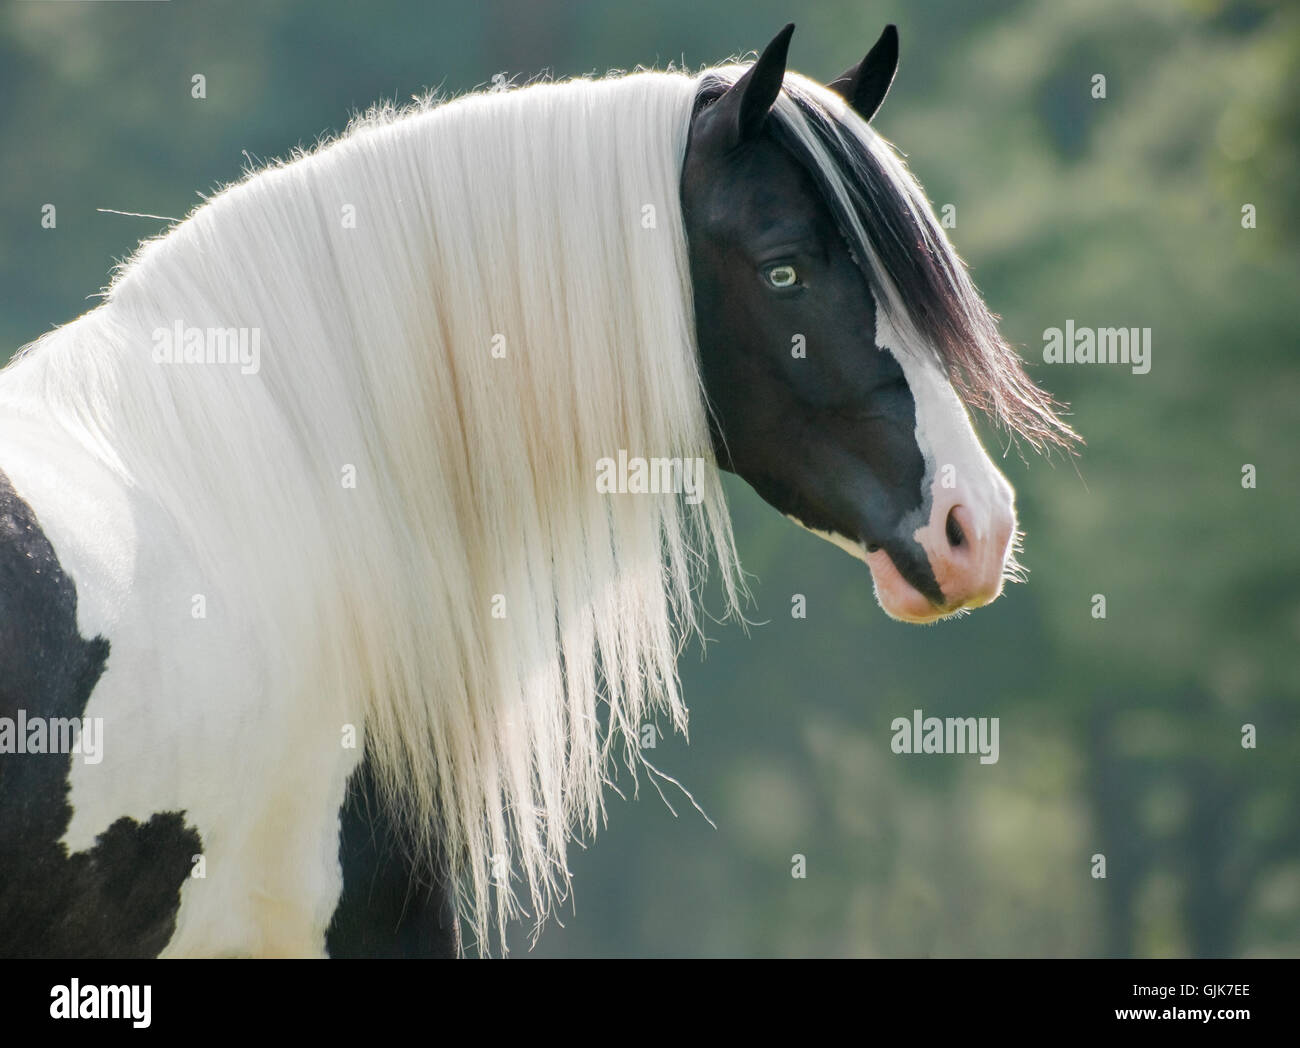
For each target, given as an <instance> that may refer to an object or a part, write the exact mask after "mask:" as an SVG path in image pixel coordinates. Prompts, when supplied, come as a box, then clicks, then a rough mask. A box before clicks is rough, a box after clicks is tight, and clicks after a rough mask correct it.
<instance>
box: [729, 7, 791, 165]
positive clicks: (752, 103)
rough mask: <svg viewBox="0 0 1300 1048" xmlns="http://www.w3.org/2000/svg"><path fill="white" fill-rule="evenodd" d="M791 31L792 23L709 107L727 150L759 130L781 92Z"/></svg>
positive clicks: (777, 35)
mask: <svg viewBox="0 0 1300 1048" xmlns="http://www.w3.org/2000/svg"><path fill="white" fill-rule="evenodd" d="M793 32H794V23H793V22H791V23H790V24H789V25H787V26H786V27H785V28H784V29H782V30H781V31H780V32H779V33H777V34H776V36H774V37H773V38H772V42H771V43H770V44H768V45H767V47H765V48H763V53H762V54H761V55H759V56H758V61H757V62H755V63H754V64H753V65H752V66H750V67H749V69H747V70H746V71H745V74H744V76H742V77H741V78H740V79H739V80H737V81H736V82H735V83H734V84H732V85H731V87H729V88H727V92H726V94H724V95H723V96H722V97H721V98H719V99H718V100H717V101H716V102H714V103H713V105H712V106H711V107H710V108H712V109H713V110H714V111H715V112H716V113H717V116H716V119H718V120H720V121H722V126H723V127H724V128H725V129H726V130H725V141H726V143H727V148H729V149H730V148H734V147H735V146H738V145H740V144H741V143H742V142H747V141H749V140H750V139H752V138H753V137H754V136H756V135H757V134H758V132H759V131H760V130H761V129H762V127H763V121H764V120H765V119H767V111H768V110H769V109H771V108H772V104H773V103H774V102H775V101H776V96H777V95H779V94H780V93H781V83H782V81H783V80H784V79H785V59H786V54H787V53H788V52H789V50H790V36H791V34H792V33H793Z"/></svg>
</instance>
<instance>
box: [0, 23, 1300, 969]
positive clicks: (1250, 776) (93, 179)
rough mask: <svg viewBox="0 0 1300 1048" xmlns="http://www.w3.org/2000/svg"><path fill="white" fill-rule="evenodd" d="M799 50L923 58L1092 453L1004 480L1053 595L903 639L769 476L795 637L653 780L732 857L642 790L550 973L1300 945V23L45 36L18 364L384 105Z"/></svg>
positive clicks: (549, 934) (69, 30)
mask: <svg viewBox="0 0 1300 1048" xmlns="http://www.w3.org/2000/svg"><path fill="white" fill-rule="evenodd" d="M791 18H793V19H794V20H795V21H797V23H798V31H797V33H796V36H795V42H794V47H793V53H792V62H791V64H792V66H793V67H794V68H796V69H799V70H800V71H802V72H805V73H808V74H810V75H813V76H816V77H818V78H821V79H823V80H825V79H829V78H830V77H832V76H833V75H835V74H837V73H839V72H840V71H841V70H842V69H843V68H845V67H847V66H848V65H850V64H851V63H853V62H855V61H857V59H858V58H860V57H861V55H862V54H863V53H864V52H865V50H866V49H867V47H868V46H869V45H870V44H871V43H872V42H873V41H874V40H875V38H876V36H877V35H878V33H879V31H880V29H881V27H882V25H883V24H884V23H886V22H888V21H893V22H896V23H897V24H898V25H899V29H900V32H901V36H902V48H903V59H902V68H901V72H900V74H899V78H898V80H897V81H896V83H895V87H894V93H893V95H892V96H891V98H890V100H889V101H888V103H887V104H886V107H885V109H884V110H883V111H882V113H881V114H880V116H879V117H878V119H877V126H878V127H879V129H880V130H881V131H882V132H883V133H884V134H885V135H886V136H888V137H889V138H891V139H892V140H894V141H895V142H897V143H898V144H899V146H900V147H901V148H902V149H903V150H904V151H906V152H907V153H908V155H909V158H910V163H911V165H912V167H913V169H914V170H915V171H916V173H917V174H918V176H919V177H920V179H921V181H922V183H923V184H924V185H925V186H926V188H927V190H928V191H929V193H930V196H931V199H932V200H934V201H935V202H936V204H944V203H952V204H954V205H955V206H956V209H957V216H958V224H957V227H956V229H955V230H954V231H953V232H952V236H953V239H954V240H955V242H956V244H957V245H958V247H959V249H960V250H961V251H962V253H963V255H964V256H965V257H966V258H967V259H968V261H969V262H970V263H971V265H972V268H973V272H974V274H975V277H976V279H977V281H978V282H979V283H980V285H981V287H982V288H983V289H984V291H985V293H986V296H987V298H988V300H989V303H990V305H991V306H992V307H993V308H994V310H995V311H997V312H999V313H1000V314H1002V315H1003V317H1004V318H1005V320H1004V330H1005V331H1006V333H1007V335H1008V336H1009V337H1010V338H1011V340H1012V341H1013V342H1015V343H1017V344H1018V345H1021V346H1023V347H1024V351H1025V356H1026V359H1027V360H1029V361H1030V362H1031V365H1033V364H1034V363H1035V362H1037V364H1036V366H1034V367H1033V368H1032V370H1033V373H1034V374H1035V375H1036V377H1038V378H1039V379H1040V380H1041V381H1042V382H1043V383H1044V384H1046V385H1047V386H1048V387H1049V388H1050V389H1052V390H1053V392H1055V393H1056V394H1058V395H1059V396H1061V397H1062V398H1064V399H1065V400H1068V401H1069V402H1070V403H1071V404H1072V405H1073V411H1074V416H1073V421H1074V424H1075V425H1076V427H1077V428H1078V429H1079V430H1080V431H1081V432H1082V433H1083V434H1084V436H1085V437H1086V439H1087V442H1088V444H1087V448H1086V450H1085V452H1084V454H1083V456H1082V458H1081V459H1080V460H1079V462H1078V463H1077V466H1076V464H1069V463H1062V462H1061V461H1059V460H1058V461H1057V462H1056V463H1055V464H1052V463H1048V462H1045V461H1043V460H1040V459H1030V461H1029V462H1028V463H1026V462H1023V461H1022V460H1021V459H1020V458H1019V457H1018V456H1017V455H1016V453H1015V452H1014V451H1013V452H1011V453H1010V454H1008V455H1007V456H1006V458H1005V466H1006V470H1007V472H1008V475H1009V477H1010V478H1011V480H1012V482H1013V483H1014V484H1015V485H1016V487H1017V490H1018V496H1019V505H1020V508H1021V513H1022V516H1023V524H1024V527H1025V529H1026V531H1027V532H1028V540H1027V547H1026V553H1025V557H1024V559H1025V561H1026V563H1027V564H1028V566H1029V567H1030V569H1031V577H1030V581H1029V584H1028V585H1026V586H1019V587H1015V588H1014V589H1013V590H1012V591H1011V592H1009V593H1008V594H1007V595H1006V597H1005V598H1004V599H1002V600H1000V601H999V602H997V603H996V604H995V605H993V606H991V607H989V608H988V609H985V610H982V611H980V612H979V613H977V614H975V615H974V616H972V617H969V618H966V619H963V620H961V621H958V622H955V623H943V624H940V625H938V626H935V627H931V628H928V629H917V628H914V627H906V626H901V625H898V624H896V623H893V622H891V621H889V620H887V619H886V618H885V617H884V615H883V614H882V613H881V612H880V611H879V610H878V609H877V608H876V607H875V604H874V602H873V600H872V595H871V584H870V579H869V576H868V574H867V572H866V569H865V568H863V567H861V565H858V564H856V563H855V562H853V561H851V560H849V559H848V558H847V557H845V555H844V554H843V553H841V552H839V551H837V550H835V549H833V548H832V547H830V546H829V545H827V544H825V543H822V542H819V541H818V540H817V539H815V538H813V537H811V536H809V535H807V534H805V533H803V532H801V531H799V530H798V529H796V528H794V527H793V526H792V525H790V524H789V523H788V522H787V521H785V520H784V519H783V518H781V517H780V516H779V515H777V514H776V513H774V512H772V511H771V510H769V509H768V508H766V507H765V506H764V505H763V504H762V503H760V502H759V501H758V499H757V498H756V497H755V496H753V495H752V493H750V492H749V491H748V489H747V488H745V487H744V485H742V484H739V483H735V484H733V485H732V486H731V496H732V502H733V507H734V515H735V519H736V524H737V529H738V539H739V545H740V550H741V554H742V559H743V561H744V563H745V566H746V567H747V569H748V570H749V571H750V572H751V573H753V575H754V576H755V578H754V581H753V590H754V594H755V597H756V604H755V606H754V607H753V608H752V609H751V610H750V616H751V618H753V619H755V620H757V621H758V622H759V623H761V624H759V625H755V626H754V627H753V628H752V629H751V630H750V632H749V634H748V635H746V633H745V632H743V631H742V630H740V629H738V628H736V627H733V626H717V627H716V628H713V629H712V630H711V631H710V632H711V636H712V638H713V642H712V643H710V645H709V653H708V658H707V659H706V660H701V659H700V658H699V652H698V650H693V651H692V652H690V653H689V654H688V655H687V656H686V657H685V658H684V660H683V664H682V672H683V677H684V683H685V687H686V694H687V696H688V700H689V701H690V703H691V707H692V714H693V716H692V722H691V734H692V740H693V741H692V743H691V745H690V746H689V747H687V746H686V745H684V744H683V743H682V742H681V740H679V739H670V740H664V741H663V742H662V743H661V745H660V746H659V748H658V749H657V750H656V752H655V754H654V755H653V756H652V759H653V760H654V762H655V764H656V765H657V766H658V767H660V768H661V769H663V770H664V771H666V772H668V773H670V774H672V775H674V776H675V777H677V778H678V779H680V780H681V781H682V782H683V783H684V784H685V785H686V786H687V787H688V788H689V789H690V790H691V792H692V793H693V795H694V796H695V798H696V799H697V800H698V801H699V803H700V804H701V805H702V806H703V807H704V808H705V809H706V810H707V811H708V812H709V814H710V815H711V816H712V818H713V819H714V821H715V822H716V823H717V829H713V828H711V827H710V826H709V825H708V824H707V823H706V822H705V821H704V820H703V819H702V818H701V817H699V816H698V815H696V814H695V812H694V810H693V809H692V807H691V805H690V804H689V803H688V802H685V801H684V800H683V799H682V798H681V797H680V795H678V796H677V797H676V798H674V797H673V795H672V791H669V794H668V795H669V799H670V800H672V801H673V804H674V807H676V809H677V811H678V812H679V817H677V818H674V817H673V816H672V815H671V814H670V813H669V812H668V810H667V808H666V807H665V805H664V804H663V803H662V802H661V801H660V800H659V798H658V797H657V796H656V795H655V793H654V791H653V789H651V788H650V787H649V786H648V785H647V784H646V783H645V782H644V781H643V782H642V785H641V790H640V793H641V796H640V799H639V800H638V801H637V802H635V803H624V802H623V801H620V800H619V798H618V797H617V796H614V795H611V802H610V809H609V825H608V828H607V830H606V831H605V832H603V833H602V834H601V835H600V838H599V840H598V841H597V842H596V846H594V847H592V848H590V849H589V850H586V851H583V850H576V851H575V854H574V856H573V860H572V867H573V871H574V874H575V884H576V895H575V901H574V905H573V906H572V907H570V908H569V909H568V910H566V911H565V912H564V913H563V914H561V916H560V919H561V920H562V921H563V924H564V927H563V928H561V927H559V926H557V924H556V923H554V922H553V923H552V924H550V925H549V926H548V928H547V930H546V931H545V933H544V934H543V935H542V937H541V940H540V942H539V943H538V945H537V946H536V948H535V951H534V952H535V953H537V954H541V955H554V956H558V955H574V954H580V955H581V954H585V955H629V954H638V955H639V954H650V955H718V954H723V955H863V954H866V955H957V956H986V955H1035V956H1037V955H1041V956H1057V955H1140V956H1150V955H1156V956H1165V955H1196V956H1222V955H1237V954H1251V955H1268V954H1287V955H1295V954H1297V953H1300V715H1298V712H1297V711H1298V709H1300V659H1297V657H1296V651H1297V640H1298V639H1300V587H1298V586H1297V583H1298V582H1300V548H1298V544H1297V540H1296V524H1297V519H1298V511H1300V500H1297V497H1296V493H1297V481H1298V480H1300V471H1298V470H1297V468H1296V461H1295V458H1296V448H1297V445H1298V443H1300V440H1298V438H1300V407H1298V405H1300V366H1297V363H1296V352H1297V348H1298V347H1297V338H1296V335H1297V323H1296V309H1297V306H1296V299H1297V296H1296V292H1297V287H1298V286H1300V252H1297V208H1298V205H1297V193H1296V190H1297V183H1296V176H1297V172H1298V171H1300V163H1298V158H1297V149H1298V148H1300V145H1298V143H1300V96H1298V94H1297V91H1296V89H1295V84H1296V83H1297V82H1298V81H1300V9H1297V8H1296V7H1295V5H1293V4H1287V3H1284V2H1277V3H1270V2H1264V0H1258V2H1253V0H1242V2H1229V0H1140V2H1136V3H1134V2H1132V0H1090V2H1084V0H1057V2H1051V3H1032V2H1028V0H986V2H982V3H980V4H970V3H966V2H964V0H920V2H914V3H907V4H904V3H901V2H881V3H873V4H863V3H850V2H848V0H813V2H801V3H799V4H788V3H777V2H775V0H745V2H743V3H742V2H741V0H721V2H714V3H710V4H700V3H698V2H687V0H656V2H654V3H636V4H633V3H626V4H625V3H605V4H596V3H581V2H577V0H489V2H485V3H479V4H469V3H463V2H462V3H447V2H441V0H440V2H433V3H419V2H416V0H412V2H409V3H398V2H391V0H381V2H375V3H367V4H365V5H355V4H352V3H349V2H347V0H319V2H315V3H292V4H288V3H286V4H277V3H252V2H238V3H236V2H229V3H225V2H216V0H210V2H204V3H190V2H185V0H173V2H170V3H132V4H117V3H85V4H80V3H78V4H63V3H50V2H40V0H37V2H24V3H9V4H8V5H6V6H5V7H4V8H3V11H2V12H0V98H3V99H4V105H3V106H0V181H2V183H3V187H4V191H3V199H2V200H0V282H2V283H3V286H4V288H5V295H4V298H3V308H2V309H0V346H4V347H5V348H4V349H3V350H0V359H2V358H3V357H4V356H6V355H7V354H8V352H9V351H11V350H13V349H16V348H17V347H18V346H19V345H21V344H23V343H24V342H26V341H29V340H30V339H32V338H33V337H35V336H36V335H38V334H40V333H41V332H42V331H45V330H47V329H48V328H50V327H52V326H54V325H57V324H60V323H63V322H65V321H67V320H69V319H71V318H72V317H74V316H75V315H77V314H78V313H80V312H81V311H83V310H84V309H86V308H88V306H89V305H90V304H91V301H90V299H89V296H91V295H93V293H94V292H95V291H96V289H98V288H101V287H102V286H103V285H104V284H105V283H106V280H107V275H108V272H109V270H110V269H111V267H112V265H113V263H114V261H115V260H117V259H120V258H122V257H124V256H126V255H127V254H128V253H129V252H130V251H131V249H132V248H133V246H134V244H135V242H136V240H137V239H138V238H140V237H142V236H146V235H150V234H152V233H154V232H156V231H157V230H158V229H159V228H161V224H160V223H157V222H150V221H149V220H143V219H134V218H124V217H120V216H116V215H109V214H101V213H98V212H97V211H96V208H101V207H104V208H115V209H119V210H124V211H139V212H149V213H155V214H162V215H182V214H184V213H185V212H186V211H188V210H189V208H191V207H192V206H193V205H194V204H196V203H197V198H196V196H195V192H196V191H208V190H210V189H212V188H213V187H215V186H216V185H218V184H220V183H221V182H223V181H227V180H230V179H234V178H236V177H238V175H239V174H240V171H241V167H242V166H243V165H244V164H245V163H246V159H245V156H244V155H243V153H244V151H247V153H248V154H249V155H250V156H252V157H254V158H260V157H271V156H279V155H284V154H286V153H287V152H288V151H289V150H290V149H291V148H292V147H294V146H295V145H298V144H310V143H311V142H312V141H313V140H314V138H315V136H316V135H317V134H318V133H321V132H325V131H337V130H339V129H341V127H342V126H343V124H344V123H346V120H347V118H348V116H349V113H350V112H351V111H353V110H355V109H364V108H365V107H366V106H367V105H368V104H369V103H371V102H372V101H375V100H376V99H378V98H380V97H390V98H393V97H395V98H398V99H402V98H405V97H407V96H409V95H411V94H415V93H418V92H421V91H423V90H424V89H426V88H429V87H440V88H442V89H444V90H446V91H451V92H455V91H462V90H467V89H471V88H473V87H475V86H477V85H482V84H485V83H487V82H488V81H489V80H490V78H491V76H492V74H494V73H497V72H502V71H504V72H507V73H509V74H512V75H514V74H520V75H522V76H523V77H524V78H525V79H527V78H528V77H530V76H532V75H534V74H537V73H539V72H541V71H543V70H550V71H552V72H554V73H556V74H558V75H571V74H580V73H593V72H594V73H600V72H603V71H605V70H607V69H610V68H620V67H621V68H630V67H632V66H635V65H637V64H659V65H662V64H664V63H666V62H668V61H677V62H681V61H683V60H684V61H685V62H686V63H687V64H689V65H691V66H700V65H703V64H710V63H713V62H716V61H718V60H721V59H724V58H726V57H728V56H730V55H733V54H738V53H741V52H743V51H746V50H748V49H751V48H755V47H761V46H762V44H764V43H765V42H766V41H767V40H768V39H769V38H770V36H771V35H772V33H773V32H774V31H775V30H776V29H777V28H778V27H779V26H780V25H781V24H782V23H784V22H785V21H787V20H789V19H791ZM196 72H201V73H203V74H205V75H206V77H207V82H208V97H207V98H206V99H205V100H202V101H196V100H194V99H192V98H191V97H190V77H191V76H192V75H193V74H194V73H196ZM1096 73H1102V74H1104V75H1105V76H1106V78H1107V97H1106V98H1105V99H1104V100H1097V99H1094V98H1093V97H1092V95H1091V86H1092V77H1093V75H1094V74H1096ZM50 202H52V203H55V204H56V205H57V207H58V219H59V221H58V227H57V229H56V230H44V229H42V228H41V226H40V208H41V206H42V205H43V204H45V203H50ZM1245 204H1253V205H1254V206H1255V208H1256V210H1257V215H1258V226H1257V228H1255V229H1251V230H1248V229H1243V228H1242V224H1241V209H1242V206H1243V205H1245ZM1067 318H1072V319H1074V320H1075V321H1076V322H1077V323H1078V324H1079V325H1085V326H1112V325H1115V326H1140V327H1151V328H1152V331H1153V367H1152V370H1151V372H1150V374H1147V375H1133V374H1131V373H1129V371H1128V369H1126V368H1121V367H1093V368H1087V367H1082V368H1076V367H1069V366H1059V367H1048V366H1045V365H1043V364H1042V362H1041V346H1042V332H1043V330H1044V329H1045V328H1048V327H1052V326H1061V325H1063V324H1064V322H1065V320H1066V319H1067ZM986 436H987V438H988V441H989V442H990V446H991V447H994V448H997V449H999V450H1000V448H1001V443H1000V441H999V438H998V436H997V434H994V433H987V434H986ZM1244 463H1252V464H1254V465H1255V466H1256V467H1257V469H1258V487H1257V488H1256V489H1255V490H1246V489H1243V487H1242V485H1241V468H1242V465H1243V464H1244ZM794 593H802V594H804V595H806V597H807V601H808V609H809V613H808V618H807V619H806V620H794V619H792V618H791V617H790V611H789V609H790V600H791V595H792V594H794ZM1096 593H1102V594H1105V596H1106V598H1107V602H1108V615H1107V617H1106V619H1104V620H1097V619H1094V618H1093V617H1092V616H1091V608H1092V603H1091V598H1092V595H1093V594H1096ZM914 708H921V709H923V710H924V711H925V712H926V713H927V714H934V715H938V716H944V715H949V714H951V715H973V716H997V717H1000V718H1001V748H1002V753H1001V760H1000V761H999V763H998V764H996V765H992V766H981V765H979V764H978V763H977V762H975V761H974V760H973V759H970V758H960V757H948V758H941V757H931V758H927V759H918V758H908V757H902V756H895V755H894V754H892V753H891V751H890V747H889V740H890V731H889V724H890V721H891V720H892V719H893V718H894V717H896V716H907V715H909V714H910V711H911V710H913V709H914ZM1245 723H1251V724H1254V725H1256V727H1257V730H1258V735H1259V744H1258V748H1257V749H1253V750H1250V749H1243V747H1242V745H1241V741H1240V740H1241V728H1242V725H1243V724H1245ZM620 785H621V786H622V787H623V788H624V791H625V792H627V793H628V794H629V799H630V794H631V790H630V785H631V784H630V783H628V782H627V781H626V778H625V779H624V781H623V782H622V783H621V784H620ZM1096 853H1101V854H1104V855H1105V856H1106V860H1107V876H1106V878H1105V879H1104V880H1100V879H1095V878H1094V877H1092V876H1091V857H1092V856H1093V855H1094V854H1096ZM795 854H800V855H804V856H805V857H806V861H807V871H808V872H807V877H806V878H805V879H794V878H792V877H791V859H792V856H794V855H795ZM519 945H520V946H527V937H526V936H525V935H523V934H521V935H520V937H519Z"/></svg>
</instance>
